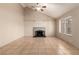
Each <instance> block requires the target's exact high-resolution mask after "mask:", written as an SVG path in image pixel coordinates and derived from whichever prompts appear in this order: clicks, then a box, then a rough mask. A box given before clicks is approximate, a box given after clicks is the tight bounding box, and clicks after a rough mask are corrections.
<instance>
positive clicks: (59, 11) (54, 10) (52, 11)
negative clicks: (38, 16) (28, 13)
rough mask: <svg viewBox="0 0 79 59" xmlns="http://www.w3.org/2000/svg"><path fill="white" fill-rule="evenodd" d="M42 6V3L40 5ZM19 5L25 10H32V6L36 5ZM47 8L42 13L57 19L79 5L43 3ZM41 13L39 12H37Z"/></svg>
mask: <svg viewBox="0 0 79 59" xmlns="http://www.w3.org/2000/svg"><path fill="white" fill-rule="evenodd" d="M42 4H43V3H42ZM21 5H22V6H23V7H24V8H26V7H29V8H32V6H35V5H36V3H21ZM45 5H46V6H47V7H46V8H45V9H44V11H42V13H44V14H46V15H48V16H51V17H53V18H59V17H60V16H62V15H63V14H64V13H66V12H68V11H70V10H72V9H73V8H75V7H77V6H78V5H79V4H73V3H70V4H68V3H45ZM39 12H41V11H39Z"/></svg>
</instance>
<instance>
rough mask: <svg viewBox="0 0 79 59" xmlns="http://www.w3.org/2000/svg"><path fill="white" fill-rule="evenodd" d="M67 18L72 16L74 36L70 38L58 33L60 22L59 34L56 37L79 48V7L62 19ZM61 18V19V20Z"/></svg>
mask: <svg viewBox="0 0 79 59" xmlns="http://www.w3.org/2000/svg"><path fill="white" fill-rule="evenodd" d="M66 16H72V20H73V22H72V36H68V35H65V34H62V33H59V32H58V29H59V27H58V20H57V21H56V22H57V24H56V25H57V32H56V35H57V37H59V38H62V39H64V40H65V41H67V42H69V43H71V44H72V45H74V46H76V47H77V48H79V7H76V8H75V9H73V10H71V11H69V12H68V13H66V14H64V15H63V16H62V17H61V18H63V17H66ZM61 18H60V19H61Z"/></svg>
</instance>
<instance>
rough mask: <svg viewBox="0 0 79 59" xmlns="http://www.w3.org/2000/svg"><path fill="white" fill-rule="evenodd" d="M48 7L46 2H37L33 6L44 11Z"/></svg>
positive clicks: (36, 9)
mask: <svg viewBox="0 0 79 59" xmlns="http://www.w3.org/2000/svg"><path fill="white" fill-rule="evenodd" d="M46 7H47V6H46V5H44V4H41V3H36V5H35V6H32V9H34V10H35V11H44V9H45V8H46Z"/></svg>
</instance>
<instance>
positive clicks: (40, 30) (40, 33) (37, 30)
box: [33, 27, 46, 37]
mask: <svg viewBox="0 0 79 59" xmlns="http://www.w3.org/2000/svg"><path fill="white" fill-rule="evenodd" d="M33 37H46V35H45V28H44V27H34V28H33Z"/></svg>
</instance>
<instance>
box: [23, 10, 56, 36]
mask: <svg viewBox="0 0 79 59" xmlns="http://www.w3.org/2000/svg"><path fill="white" fill-rule="evenodd" d="M24 22H25V32H24V33H25V36H33V27H45V28H46V36H54V35H55V20H54V19H53V18H51V17H49V16H47V15H45V14H42V13H40V12H38V11H33V10H31V9H30V8H26V9H25V21H24Z"/></svg>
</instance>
